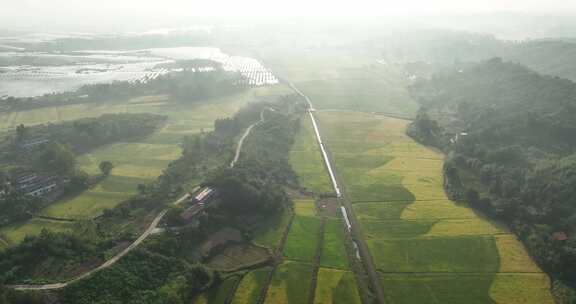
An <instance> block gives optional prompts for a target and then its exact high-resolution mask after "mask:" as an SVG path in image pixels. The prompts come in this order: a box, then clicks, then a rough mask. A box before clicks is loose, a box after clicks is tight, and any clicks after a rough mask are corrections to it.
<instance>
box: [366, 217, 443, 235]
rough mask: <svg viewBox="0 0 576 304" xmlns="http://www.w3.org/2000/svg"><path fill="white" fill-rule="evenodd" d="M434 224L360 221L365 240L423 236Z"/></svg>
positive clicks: (431, 222)
mask: <svg viewBox="0 0 576 304" xmlns="http://www.w3.org/2000/svg"><path fill="white" fill-rule="evenodd" d="M435 223H436V221H435V220H419V221H407V220H385V221H366V220H364V221H361V225H362V231H363V233H364V237H366V238H367V239H406V238H414V237H417V236H421V235H425V234H426V233H428V231H430V228H431V227H432V226H433V225H434V224H435Z"/></svg>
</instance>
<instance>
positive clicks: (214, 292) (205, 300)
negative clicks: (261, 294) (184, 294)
mask: <svg viewBox="0 0 576 304" xmlns="http://www.w3.org/2000/svg"><path fill="white" fill-rule="evenodd" d="M240 279H241V277H240V276H231V277H229V278H227V279H225V280H224V281H222V282H220V283H219V284H216V285H215V286H213V287H211V288H210V289H208V290H207V291H205V292H203V293H202V294H200V295H199V296H197V297H196V298H195V299H194V302H193V303H194V304H221V303H226V300H227V299H228V298H229V297H230V295H231V294H232V292H233V291H234V286H236V284H237V283H238V281H239V280H240Z"/></svg>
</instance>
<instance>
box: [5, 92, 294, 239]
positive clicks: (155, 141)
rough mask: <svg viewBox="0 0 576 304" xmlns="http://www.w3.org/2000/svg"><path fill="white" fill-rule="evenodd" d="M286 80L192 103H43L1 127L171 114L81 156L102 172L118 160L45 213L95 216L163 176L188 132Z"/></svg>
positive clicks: (19, 235)
mask: <svg viewBox="0 0 576 304" xmlns="http://www.w3.org/2000/svg"><path fill="white" fill-rule="evenodd" d="M290 92H291V91H290V89H289V88H287V87H285V86H283V85H276V86H269V87H259V88H254V89H250V90H247V91H245V92H242V93H240V94H237V95H232V96H228V97H224V98H220V99H214V100H209V101H206V102H199V103H193V104H181V103H179V104H175V103H173V102H171V101H169V100H168V99H167V97H166V96H149V97H144V98H135V99H133V100H130V101H128V102H124V103H110V104H99V105H94V104H79V105H69V106H61V107H53V108H41V109H35V110H29V111H23V112H16V113H11V114H8V115H0V131H1V130H6V129H10V128H13V127H14V126H16V125H18V124H21V123H24V124H26V125H39V124H45V123H58V122H62V121H68V120H75V119H79V118H84V117H97V116H100V115H102V114H104V113H119V112H121V113H155V114H161V115H166V116H167V117H168V121H167V123H166V124H165V125H164V126H163V127H162V128H161V129H160V130H158V131H156V132H155V133H153V134H151V135H150V136H149V137H147V138H143V139H139V140H137V141H131V142H119V143H114V144H111V145H107V146H104V147H100V148H98V149H96V150H93V151H91V152H90V153H88V154H84V155H81V156H79V157H78V166H79V167H80V168H81V169H83V170H85V171H86V172H88V173H89V174H98V172H99V169H98V164H99V163H100V161H103V160H107V161H111V162H112V163H113V164H114V169H113V170H112V173H111V175H110V176H109V177H108V178H106V179H104V180H103V181H101V182H100V183H99V184H97V185H96V186H94V187H93V188H91V189H88V190H86V191H84V192H83V193H81V194H80V195H78V196H75V197H72V198H68V199H64V200H61V201H58V202H56V203H54V204H52V205H50V206H49V207H47V208H46V209H44V210H42V212H41V214H43V215H46V216H51V217H58V218H71V219H79V218H93V217H95V216H98V215H100V214H101V213H102V211H103V210H104V209H106V208H113V207H115V206H116V205H118V204H119V203H121V202H122V201H124V200H126V199H127V198H129V197H130V196H132V195H134V194H135V193H136V190H137V186H138V184H142V183H148V182H151V181H153V180H154V179H155V178H156V177H158V176H159V175H160V174H161V173H162V171H163V170H164V168H166V166H167V165H168V163H170V161H172V160H174V159H176V158H178V157H179V156H180V154H181V148H180V146H179V143H180V142H181V140H182V138H183V137H184V136H187V135H194V134H198V133H199V132H201V131H202V130H205V131H209V130H211V129H212V128H213V124H214V121H215V120H216V119H218V118H225V117H229V116H232V115H233V114H234V113H236V112H237V111H238V110H239V109H240V108H241V107H242V106H243V105H245V104H246V103H248V102H250V101H254V100H257V99H259V98H266V97H271V96H279V95H284V94H287V93H290ZM61 226H62V225H61V223H54V222H51V221H42V220H32V221H30V222H28V223H21V224H18V225H14V226H11V227H6V228H3V229H2V230H0V233H2V234H5V235H6V238H7V239H8V240H9V241H14V243H18V242H19V241H21V240H22V239H23V238H24V236H25V235H26V234H37V233H38V232H39V231H41V230H42V228H47V229H50V230H59V229H61Z"/></svg>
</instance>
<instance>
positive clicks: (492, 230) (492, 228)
mask: <svg viewBox="0 0 576 304" xmlns="http://www.w3.org/2000/svg"><path fill="white" fill-rule="evenodd" d="M501 233H505V232H504V230H502V229H501V228H500V227H498V226H496V224H494V223H492V222H490V221H487V220H485V219H482V218H475V219H464V220H438V221H437V222H436V223H434V225H433V226H432V228H430V231H428V233H427V234H426V235H428V236H460V235H494V234H501Z"/></svg>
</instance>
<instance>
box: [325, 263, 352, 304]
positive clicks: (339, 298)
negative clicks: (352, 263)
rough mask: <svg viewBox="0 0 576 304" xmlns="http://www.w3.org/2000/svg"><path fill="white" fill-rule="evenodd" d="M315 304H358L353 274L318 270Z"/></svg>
mask: <svg viewBox="0 0 576 304" xmlns="http://www.w3.org/2000/svg"><path fill="white" fill-rule="evenodd" d="M314 303H315V304H360V303H362V301H361V300H360V295H359V294H358V288H357V287H356V279H355V278H354V274H353V273H351V272H348V271H342V270H336V269H329V268H320V269H319V270H318V283H317V285H316V294H315V295H314Z"/></svg>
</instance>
